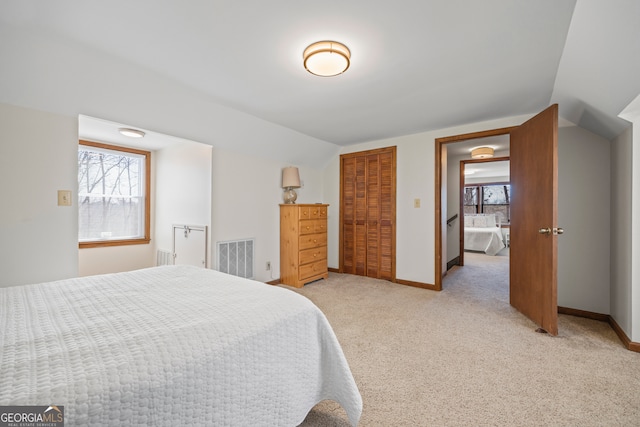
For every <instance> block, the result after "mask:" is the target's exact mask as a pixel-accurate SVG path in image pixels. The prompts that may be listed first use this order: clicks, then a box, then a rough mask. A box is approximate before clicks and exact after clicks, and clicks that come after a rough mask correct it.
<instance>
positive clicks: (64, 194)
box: [58, 190, 71, 206]
mask: <svg viewBox="0 0 640 427" xmlns="http://www.w3.org/2000/svg"><path fill="white" fill-rule="evenodd" d="M58 206H71V191H70V190H58Z"/></svg>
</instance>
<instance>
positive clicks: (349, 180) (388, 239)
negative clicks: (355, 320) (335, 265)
mask: <svg viewBox="0 0 640 427" xmlns="http://www.w3.org/2000/svg"><path fill="white" fill-rule="evenodd" d="M395 217H396V147H389V148H382V149H378V150H370V151H363V152H358V153H350V154H343V155H341V156H340V272H343V273H348V274H356V275H359V276H367V277H375V278H378V279H386V280H390V281H395V279H396V269H395V264H396V262H395V240H396V226H395V222H396V218H395Z"/></svg>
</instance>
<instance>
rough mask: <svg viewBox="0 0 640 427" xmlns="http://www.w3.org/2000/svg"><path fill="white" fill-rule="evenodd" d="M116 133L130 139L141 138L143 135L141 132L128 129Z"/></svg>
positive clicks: (121, 129)
mask: <svg viewBox="0 0 640 427" xmlns="http://www.w3.org/2000/svg"><path fill="white" fill-rule="evenodd" d="M118 132H120V133H121V134H123V135H124V136H128V137H130V138H142V137H143V136H144V135H145V133H144V132H142V131H141V130H138V129H130V128H120V129H118Z"/></svg>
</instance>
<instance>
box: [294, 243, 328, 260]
mask: <svg viewBox="0 0 640 427" xmlns="http://www.w3.org/2000/svg"><path fill="white" fill-rule="evenodd" d="M321 259H327V247H326V246H321V247H319V248H312V249H305V250H303V251H300V258H299V261H300V264H307V263H310V262H314V261H318V260H321Z"/></svg>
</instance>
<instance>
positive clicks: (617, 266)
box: [610, 128, 639, 342]
mask: <svg viewBox="0 0 640 427" xmlns="http://www.w3.org/2000/svg"><path fill="white" fill-rule="evenodd" d="M632 176H633V162H632V131H631V128H629V129H628V130H627V131H626V132H624V133H622V134H621V135H619V136H618V137H617V138H615V139H614V140H613V141H611V206H612V207H613V209H612V211H611V256H610V262H611V293H610V299H611V317H613V318H614V320H615V321H616V323H617V324H618V325H619V326H620V327H621V328H622V330H623V331H624V332H625V334H626V335H627V336H628V337H630V338H631V331H632V328H631V325H632V306H631V283H632V282H631V269H632V266H633V263H632V252H631V233H630V232H629V230H631V227H632V220H631V219H632V216H631V213H632V211H631V194H632V189H631V178H632ZM634 341H636V342H638V341H639V340H638V338H635V339H634Z"/></svg>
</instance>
